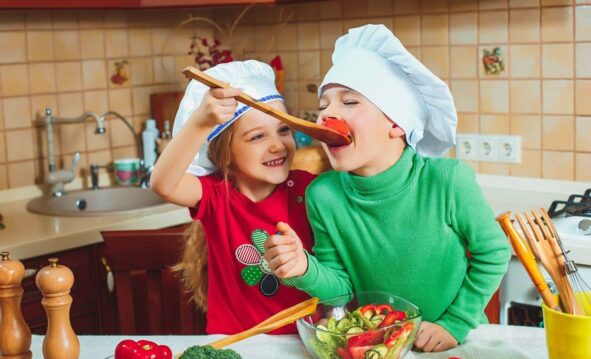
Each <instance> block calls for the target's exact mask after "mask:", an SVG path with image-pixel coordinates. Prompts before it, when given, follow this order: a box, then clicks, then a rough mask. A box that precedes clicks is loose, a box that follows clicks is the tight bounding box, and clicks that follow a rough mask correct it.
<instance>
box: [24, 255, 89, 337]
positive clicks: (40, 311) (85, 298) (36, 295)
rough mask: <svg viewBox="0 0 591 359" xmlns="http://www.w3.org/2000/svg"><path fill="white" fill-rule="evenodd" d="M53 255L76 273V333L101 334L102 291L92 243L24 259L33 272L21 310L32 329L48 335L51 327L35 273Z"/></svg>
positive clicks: (72, 313) (73, 312) (73, 316)
mask: <svg viewBox="0 0 591 359" xmlns="http://www.w3.org/2000/svg"><path fill="white" fill-rule="evenodd" d="M49 258H58V259H59V262H58V263H59V264H63V265H65V266H67V267H68V268H70V270H72V272H73V273H74V285H73V286H72V289H71V291H70V295H71V296H72V299H73V302H72V306H71V308H70V320H71V323H72V328H73V329H74V332H75V333H76V334H99V332H100V328H99V320H98V319H99V315H98V301H97V298H98V292H97V289H96V271H95V265H94V263H93V256H92V246H90V247H82V248H77V249H73V250H69V251H64V252H59V253H52V254H51V255H45V256H42V257H36V258H31V259H26V260H24V261H22V262H23V265H24V266H25V268H26V269H28V270H29V271H28V272H27V273H30V274H29V275H28V276H27V277H26V278H25V279H24V280H23V283H22V286H23V289H24V294H23V299H22V305H21V306H22V309H21V310H22V313H23V317H24V318H25V321H26V322H27V324H28V325H29V327H30V328H31V332H33V334H45V331H46V329H47V316H46V314H45V310H44V308H43V306H42V305H41V299H43V295H42V294H41V292H40V291H39V289H38V288H37V286H36V285H35V275H36V274H37V271H38V270H39V269H41V268H43V267H45V266H46V265H47V264H48V262H47V260H48V259H49Z"/></svg>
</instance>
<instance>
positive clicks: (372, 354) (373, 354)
mask: <svg viewBox="0 0 591 359" xmlns="http://www.w3.org/2000/svg"><path fill="white" fill-rule="evenodd" d="M363 358H364V359H381V358H382V356H381V355H380V353H378V352H377V351H375V350H373V349H369V350H367V351H366V352H365V353H363Z"/></svg>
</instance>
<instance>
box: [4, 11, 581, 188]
mask: <svg viewBox="0 0 591 359" xmlns="http://www.w3.org/2000/svg"><path fill="white" fill-rule="evenodd" d="M243 9H244V7H223V8H200V9H184V10H159V11H83V12H75V11H51V12H12V13H0V45H1V46H2V49H3V51H2V52H0V189H5V188H15V187H20V186H25V185H30V184H33V183H40V182H41V181H42V176H43V174H44V172H45V171H46V170H45V163H46V158H45V154H46V150H45V147H44V146H45V145H44V143H45V140H44V130H42V129H39V128H36V127H35V126H34V125H33V121H35V120H38V119H39V118H40V115H41V114H42V113H43V111H44V108H45V106H47V105H49V106H51V107H52V108H53V109H54V112H55V113H56V114H58V115H61V116H77V115H78V114H80V113H81V112H82V111H95V112H99V113H102V112H105V111H107V110H116V111H119V112H120V113H122V114H123V115H125V116H126V117H127V118H129V119H130V120H131V121H133V124H134V126H135V128H136V130H137V131H140V130H141V127H142V123H143V121H144V120H145V119H146V118H148V117H149V112H150V109H149V94H151V93H154V92H162V91H170V90H180V89H183V88H184V86H185V80H184V78H183V76H182V74H180V72H179V70H180V69H182V68H183V67H184V66H186V65H190V64H191V63H192V58H191V56H188V55H187V51H188V48H189V42H190V37H191V35H193V34H194V33H195V32H197V33H199V35H201V36H212V34H213V31H214V30H213V26H211V25H210V24H209V23H207V22H203V21H198V22H193V23H191V24H189V25H186V26H183V27H182V28H180V29H178V30H177V31H175V32H174V33H173V34H172V36H171V37H170V38H169V40H168V42H167V45H166V46H164V47H163V44H164V42H165V40H166V39H167V38H168V37H169V35H170V34H171V30H172V29H173V28H174V27H175V26H176V25H177V24H179V23H180V22H181V21H183V20H184V19H186V18H187V16H188V15H189V14H190V13H191V14H193V15H195V16H202V17H205V18H207V19H211V20H214V21H216V22H217V23H218V24H219V25H220V26H221V27H222V29H224V34H219V33H218V36H219V37H221V38H222V39H223V41H224V42H225V44H228V45H230V46H231V47H232V50H233V52H234V55H235V57H237V58H240V59H245V58H257V59H260V60H263V61H269V60H270V59H271V58H272V57H273V56H275V55H276V54H280V55H281V57H282V60H283V64H284V67H285V97H286V99H287V102H288V105H289V108H290V111H291V112H292V113H295V114H301V113H302V112H303V111H307V110H314V109H316V107H317V99H316V96H315V94H314V93H311V92H309V91H308V90H307V88H308V85H309V84H316V85H317V84H319V82H320V81H321V79H322V75H323V74H324V73H325V72H326V71H327V70H328V68H329V67H330V55H331V49H332V47H333V45H334V41H335V39H336V38H337V37H338V36H340V35H341V34H343V33H344V32H345V31H346V29H348V28H350V27H355V26H360V25H363V24H366V23H383V24H385V25H386V26H388V27H389V28H390V29H392V30H393V31H394V32H395V33H396V34H397V35H398V36H399V37H400V39H401V41H402V42H403V43H404V44H405V45H406V46H407V47H408V49H409V50H410V51H411V52H412V53H413V54H414V55H415V56H417V57H418V58H419V59H420V60H422V61H423V62H424V63H425V64H426V65H427V66H428V67H429V68H431V70H432V71H434V72H435V73H436V74H437V75H439V76H440V77H441V78H443V79H444V80H445V81H446V82H447V83H448V84H449V85H450V88H451V90H452V93H453V94H454V97H455V100H456V106H457V109H458V111H459V125H458V131H459V132H469V133H483V134H517V135H521V136H522V137H523V163H522V164H520V165H506V164H491V163H484V162H481V163H478V162H474V163H470V164H471V165H472V166H473V167H474V168H475V169H476V170H477V171H479V172H481V173H492V174H503V175H513V176H528V177H542V178H552V179H567V180H580V181H591V101H589V100H588V96H589V94H590V93H591V0H576V1H575V0H562V1H550V0H542V1H541V2H540V1H539V0H510V1H507V0H505V1H503V0H487V1H485V0H480V1H477V0H448V1H445V0H422V1H415V0H339V1H322V2H307V3H302V4H293V5H288V6H268V5H260V6H255V7H253V8H252V9H250V10H249V11H248V12H247V13H246V14H245V15H244V16H243V17H242V18H241V20H240V21H239V22H238V23H237V25H236V27H235V29H234V31H233V35H232V36H230V28H231V26H232V24H233V23H234V22H235V20H236V18H237V17H238V16H239V14H240V13H241V12H242V10H243ZM495 46H499V47H501V49H502V51H503V57H504V61H505V71H504V72H503V73H502V74H500V75H499V76H488V75H486V74H485V73H484V71H483V68H482V66H481V58H482V51H483V49H492V48H493V47H495ZM123 59H125V60H127V61H128V62H129V65H128V66H127V73H128V75H129V81H128V82H127V83H126V84H124V85H115V84H113V83H111V81H110V77H111V75H113V74H114V63H115V62H117V61H120V60H123ZM93 131H94V125H93V124H92V123H91V122H88V123H86V124H84V125H68V126H60V129H59V130H58V131H56V132H57V133H58V135H57V136H56V137H57V138H56V142H57V152H58V153H59V160H60V161H59V162H60V166H61V165H62V164H63V163H65V164H66V165H68V166H69V162H70V161H71V158H72V156H73V153H74V152H75V151H77V150H79V151H81V152H82V154H83V155H82V160H81V163H80V164H81V168H84V169H85V168H87V167H88V165H89V164H90V163H93V162H97V163H100V164H102V163H106V162H110V161H112V160H113V159H115V158H118V157H124V156H130V155H134V151H135V149H134V146H133V139H132V138H131V136H130V135H129V134H128V133H127V132H126V129H125V128H124V126H123V124H122V123H121V122H120V121H118V120H115V119H113V120H109V121H108V123H107V134H106V135H104V136H98V135H95V134H94V132H93ZM452 155H453V151H452Z"/></svg>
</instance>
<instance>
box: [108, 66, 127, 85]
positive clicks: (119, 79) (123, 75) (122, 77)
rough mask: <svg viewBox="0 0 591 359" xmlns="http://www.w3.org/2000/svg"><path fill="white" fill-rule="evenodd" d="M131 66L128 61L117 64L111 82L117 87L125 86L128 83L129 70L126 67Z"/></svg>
mask: <svg viewBox="0 0 591 359" xmlns="http://www.w3.org/2000/svg"><path fill="white" fill-rule="evenodd" d="M127 64H129V63H128V62H127V60H122V61H117V62H115V69H114V70H115V71H114V74H113V75H112V76H111V82H112V83H114V84H115V85H123V84H124V83H125V82H127V80H128V77H127V69H126V68H125V66H126V65H127Z"/></svg>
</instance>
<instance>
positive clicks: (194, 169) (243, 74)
mask: <svg viewBox="0 0 591 359" xmlns="http://www.w3.org/2000/svg"><path fill="white" fill-rule="evenodd" d="M204 72H205V73H206V74H208V75H209V76H211V77H213V78H215V79H217V80H220V81H223V82H227V83H229V84H230V86H232V87H235V88H239V89H242V91H243V92H244V93H246V94H247V95H250V96H251V97H252V98H254V99H255V100H258V101H260V102H269V101H273V100H283V97H282V96H281V95H280V94H279V91H277V88H276V87H275V73H274V72H273V69H272V68H271V66H269V65H267V64H265V63H263V62H259V61H256V60H247V61H234V62H229V63H225V64H219V65H216V66H214V67H212V68H210V69H207V70H205V71H204ZM208 90H209V87H207V86H205V85H203V84H201V83H199V82H197V81H195V80H191V82H190V83H189V85H188V86H187V90H186V91H185V96H184V97H183V99H182V100H181V104H180V105H179V109H178V111H177V113H176V117H175V119H174V126H173V129H172V135H173V136H175V135H176V134H177V133H178V132H179V131H180V129H181V128H182V127H183V126H184V125H185V123H186V122H187V119H188V118H189V116H191V114H192V113H193V111H195V110H196V109H197V107H199V105H200V104H201V100H202V99H203V96H205V93H206V92H207V91H208ZM251 109H252V108H251V107H250V106H247V105H245V104H243V103H241V102H239V103H238V106H236V111H235V112H234V117H232V119H231V120H229V121H227V122H225V123H223V124H221V125H218V126H216V127H215V128H214V130H213V131H212V132H211V133H210V134H209V135H208V136H207V141H206V142H205V143H204V144H203V145H202V146H201V148H200V149H199V152H198V153H197V155H195V158H193V161H192V162H191V164H190V165H189V168H188V169H187V172H189V173H192V174H194V175H196V176H206V175H208V174H211V173H213V172H214V171H215V170H216V167H215V165H214V164H213V163H212V162H211V161H210V159H209V157H208V155H207V149H208V146H209V142H211V140H213V139H214V138H216V137H217V136H218V135H219V134H220V133H221V132H222V131H223V130H225V129H226V128H228V126H230V125H231V124H232V123H234V121H236V120H237V119H239V118H240V117H241V116H242V115H244V114H245V113H246V112H248V111H249V110H251Z"/></svg>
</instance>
